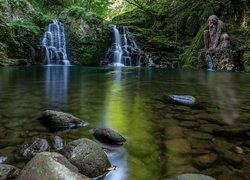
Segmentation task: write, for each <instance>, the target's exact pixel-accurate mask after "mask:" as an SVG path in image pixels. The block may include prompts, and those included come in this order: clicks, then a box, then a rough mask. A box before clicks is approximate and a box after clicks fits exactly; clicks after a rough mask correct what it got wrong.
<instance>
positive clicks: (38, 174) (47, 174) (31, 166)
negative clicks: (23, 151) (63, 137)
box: [17, 152, 89, 180]
mask: <svg viewBox="0 0 250 180" xmlns="http://www.w3.org/2000/svg"><path fill="white" fill-rule="evenodd" d="M35 179H39V180H49V179H51V180H52V179H53V180H54V179H55V180H61V179H74V180H81V179H89V178H88V177H86V176H83V175H82V174H80V173H79V172H78V169H77V168H76V167H75V166H74V165H72V164H71V163H70V162H69V161H68V160H67V159H66V158H65V157H63V156H62V155H61V154H58V153H55V152H42V153H39V154H37V155H36V156H35V157H33V158H32V159H31V160H30V161H29V162H28V164H27V165H26V166H25V167H24V168H23V170H22V171H21V175H20V176H19V177H18V178H17V180H35Z"/></svg>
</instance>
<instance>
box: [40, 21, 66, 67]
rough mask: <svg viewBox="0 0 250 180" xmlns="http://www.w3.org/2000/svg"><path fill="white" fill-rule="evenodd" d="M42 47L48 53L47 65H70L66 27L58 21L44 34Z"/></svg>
mask: <svg viewBox="0 0 250 180" xmlns="http://www.w3.org/2000/svg"><path fill="white" fill-rule="evenodd" d="M42 46H43V47H44V48H45V51H46V61H47V65H59V64H61V65H70V61H69V60H68V56H67V52H66V40H65V34H64V26H63V24H62V23H60V22H59V21H58V20H52V22H51V23H50V24H49V27H48V30H47V31H46V32H45V33H44V36H43V40H42Z"/></svg>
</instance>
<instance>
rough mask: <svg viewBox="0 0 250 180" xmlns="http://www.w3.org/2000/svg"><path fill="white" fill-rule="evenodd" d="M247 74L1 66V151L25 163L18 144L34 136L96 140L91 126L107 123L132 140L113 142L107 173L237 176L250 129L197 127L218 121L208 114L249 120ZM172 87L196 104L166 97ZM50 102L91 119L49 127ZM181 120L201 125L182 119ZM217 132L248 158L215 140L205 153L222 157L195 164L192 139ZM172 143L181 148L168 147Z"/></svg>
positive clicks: (243, 170)
mask: <svg viewBox="0 0 250 180" xmlns="http://www.w3.org/2000/svg"><path fill="white" fill-rule="evenodd" d="M249 79H250V74H249V73H228V72H197V71H194V72H190V71H177V70H175V71H170V70H166V69H146V68H145V69H144V68H119V69H112V68H93V67H91V68H87V67H74V66H71V67H61V66H51V67H49V66H47V67H46V66H44V67H11V68H1V69H0V156H1V155H3V156H8V157H10V158H9V164H13V165H15V166H17V167H20V168H22V167H23V166H24V164H25V163H26V162H27V161H28V159H23V158H21V157H20V155H19V153H18V152H19V149H20V147H21V145H22V144H23V143H24V142H27V141H29V140H30V139H31V138H32V137H35V136H36V137H37V136H39V137H42V136H46V135H51V134H57V135H59V136H61V137H62V138H63V140H64V142H65V143H67V142H70V141H72V140H75V139H79V138H82V137H87V138H90V139H92V140H94V141H96V140H95V139H94V137H93V136H92V133H91V128H93V127H109V128H112V129H113V130H116V131H117V132H119V133H120V134H122V135H123V136H125V137H126V138H127V142H126V143H125V145H124V146H121V147H112V148H111V147H108V149H110V148H111V150H109V151H107V154H108V156H109V159H110V161H111V163H112V165H113V166H116V167H117V168H116V170H114V171H111V172H110V173H109V174H108V175H107V176H106V177H105V179H112V180H113V179H114V180H116V179H119V180H120V179H121V180H122V179H143V180H144V179H163V178H171V177H174V176H176V175H179V174H181V173H186V172H195V173H204V174H209V175H211V176H213V177H215V178H217V177H219V176H220V175H221V174H224V173H227V174H233V175H235V174H236V176H237V177H239V179H240V178H241V177H242V178H243V176H246V174H247V173H248V172H249V171H250V168H249V167H250V165H249V160H250V159H249V158H250V149H249V148H248V147H247V146H245V145H243V144H244V143H245V141H247V140H248V139H249V136H247V135H246V136H245V137H241V138H237V139H234V138H233V139H232V138H231V137H230V138H231V139H230V138H227V137H216V136H215V135H214V134H213V133H212V132H206V135H207V136H206V137H204V138H203V137H197V135H196V134H197V132H202V133H204V131H207V130H206V129H205V130H204V125H211V124H212V125H213V123H212V121H209V120H208V119H207V117H210V116H211V119H212V120H213V121H214V120H215V121H221V122H225V123H227V124H231V126H235V125H237V126H242V127H246V126H249V123H248V120H249V118H250V115H249V114H248V112H249V110H250V100H249V98H248V97H249V94H250V84H249ZM170 94H177V95H192V96H194V97H195V98H196V101H197V106H193V107H187V106H182V105H175V104H169V103H168V102H165V101H164V96H168V95H170ZM47 109H52V110H60V111H64V112H67V113H71V114H73V115H74V116H77V117H79V118H81V119H83V120H86V121H87V122H88V123H89V125H88V126H86V127H82V128H80V129H78V130H74V131H70V132H58V133H51V132H49V131H48V130H47V129H46V128H44V127H43V126H42V125H41V124H40V123H39V122H38V121H37V118H38V117H39V116H40V115H41V113H42V112H43V111H44V110H47ZM183 121H192V122H196V123H197V124H198V125H197V126H194V127H186V126H182V125H180V123H181V122H183ZM219 124H220V123H219ZM216 126H222V125H218V123H216ZM223 126H224V125H223ZM202 127H203V128H202ZM203 135H204V134H203ZM209 136H211V137H209ZM180 139H181V140H185V142H188V143H190V144H191V146H190V147H191V149H187V151H188V152H179V151H180V150H179V149H182V147H181V145H178V143H179V142H182V141H179V140H180ZM194 139H195V140H194ZM213 139H220V140H223V141H226V142H229V143H232V145H235V146H236V145H237V146H240V147H241V148H243V149H244V154H243V155H237V154H236V155H237V156H241V157H242V158H244V163H243V164H242V165H241V166H236V165H234V164H232V163H231V164H230V163H228V162H227V161H225V160H224V158H223V157H222V156H221V155H220V154H219V153H218V152H217V151H216V150H215V149H213V146H212V148H210V149H209V150H208V151H209V152H208V151H205V150H204V152H202V153H201V154H206V153H208V154H209V153H215V154H217V155H218V161H217V163H214V164H213V165H210V166H209V167H207V168H198V167H197V166H196V165H195V164H194V163H193V162H194V159H195V157H197V155H196V154H195V153H193V150H194V148H193V144H194V142H196V140H197V141H199V142H200V141H203V142H205V143H211V142H212V140H213ZM175 142H177V144H176V143H175ZM100 145H101V146H103V147H104V145H102V144H100ZM173 149H174V151H175V149H176V153H175V152H171V151H173ZM184 149H185V148H184ZM201 149H203V148H201ZM230 151H231V149H230ZM217 171H218V172H217Z"/></svg>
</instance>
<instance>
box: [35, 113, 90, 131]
mask: <svg viewBox="0 0 250 180" xmlns="http://www.w3.org/2000/svg"><path fill="white" fill-rule="evenodd" d="M38 120H39V121H40V122H41V123H42V124H43V125H44V126H46V127H48V128H49V129H50V130H51V131H59V130H66V129H74V128H79V127H82V126H84V125H86V123H85V122H84V121H83V120H81V119H79V118H77V117H75V116H73V115H71V114H68V113H64V112H59V111H53V110H46V111H44V112H43V114H42V116H41V117H39V118H38Z"/></svg>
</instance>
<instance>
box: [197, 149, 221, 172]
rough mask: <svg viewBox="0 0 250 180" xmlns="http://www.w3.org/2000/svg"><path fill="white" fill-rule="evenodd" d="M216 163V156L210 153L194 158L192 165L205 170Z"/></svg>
mask: <svg viewBox="0 0 250 180" xmlns="http://www.w3.org/2000/svg"><path fill="white" fill-rule="evenodd" d="M217 161H218V155H217V154H215V153H210V154H204V155H200V156H198V157H195V158H194V160H193V163H194V165H195V166H196V167H197V168H199V169H206V168H209V167H211V166H213V165H214V164H215V163H216V162H217Z"/></svg>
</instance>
